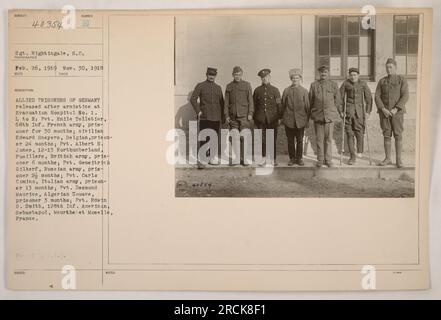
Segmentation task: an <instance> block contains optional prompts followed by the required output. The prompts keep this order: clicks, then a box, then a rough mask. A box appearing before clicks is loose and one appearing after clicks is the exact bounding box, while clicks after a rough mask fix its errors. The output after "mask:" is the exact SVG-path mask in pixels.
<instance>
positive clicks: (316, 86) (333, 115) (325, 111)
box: [309, 65, 341, 168]
mask: <svg viewBox="0 0 441 320" xmlns="http://www.w3.org/2000/svg"><path fill="white" fill-rule="evenodd" d="M318 71H319V72H320V79H319V80H316V81H314V82H313V83H312V84H311V88H310V89H309V104H310V106H311V118H312V120H313V121H314V130H315V135H316V141H317V164H316V165H317V167H319V168H320V167H321V166H322V165H323V162H324V164H325V165H327V166H328V167H332V166H333V163H332V134H333V130H334V121H336V120H337V119H339V112H338V108H339V107H340V104H341V98H340V90H339V88H338V85H337V83H335V82H334V81H332V80H330V79H329V68H328V66H325V65H323V66H321V67H320V68H318Z"/></svg>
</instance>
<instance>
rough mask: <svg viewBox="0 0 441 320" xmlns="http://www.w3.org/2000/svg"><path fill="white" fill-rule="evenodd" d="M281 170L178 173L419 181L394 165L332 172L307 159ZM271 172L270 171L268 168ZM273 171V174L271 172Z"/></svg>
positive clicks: (219, 168) (210, 168) (224, 168)
mask: <svg viewBox="0 0 441 320" xmlns="http://www.w3.org/2000/svg"><path fill="white" fill-rule="evenodd" d="M279 163H280V164H279V165H278V166H275V167H272V168H269V170H268V171H267V172H266V173H268V174H265V172H264V171H262V169H265V167H260V166H256V165H250V166H247V167H244V166H240V165H237V166H229V165H206V166H205V167H204V168H203V169H198V168H197V166H194V165H179V166H176V167H175V169H176V170H177V171H181V172H186V171H193V172H192V175H196V176H200V177H203V176H204V175H207V176H210V175H215V176H216V175H220V176H223V177H251V176H262V178H264V177H265V176H267V175H275V176H279V175H282V176H285V177H287V178H288V177H289V178H292V179H295V178H323V179H329V180H333V179H340V178H377V179H395V180H405V181H412V182H413V181H415V167H412V166H407V167H403V168H396V167H395V166H394V165H391V166H385V167H380V166H377V165H364V164H363V165H361V164H359V165H351V166H350V165H347V164H343V165H341V166H340V165H338V163H334V165H335V166H334V167H332V168H328V167H326V166H323V167H321V168H317V167H315V161H311V160H309V159H305V166H303V167H300V166H297V165H296V166H292V167H289V166H287V165H286V163H287V162H279ZM266 169H268V167H266ZM271 169H272V170H271Z"/></svg>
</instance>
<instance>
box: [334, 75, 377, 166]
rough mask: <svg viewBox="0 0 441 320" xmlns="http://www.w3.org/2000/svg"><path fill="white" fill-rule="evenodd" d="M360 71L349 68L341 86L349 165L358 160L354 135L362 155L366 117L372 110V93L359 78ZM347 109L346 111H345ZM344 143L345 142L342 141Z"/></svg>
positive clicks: (358, 150)
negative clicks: (346, 77) (347, 75)
mask: <svg viewBox="0 0 441 320" xmlns="http://www.w3.org/2000/svg"><path fill="white" fill-rule="evenodd" d="M359 75H360V72H359V71H358V69H357V68H350V69H349V78H348V79H346V80H345V81H343V83H342V85H341V86H340V94H341V97H342V101H343V104H342V108H341V109H342V110H340V112H343V113H344V114H342V117H345V128H344V130H345V132H346V139H347V142H348V148H349V153H350V158H349V161H348V164H349V165H352V164H354V163H355V161H356V159H357V158H356V153H355V146H354V136H355V139H356V140H357V153H358V156H359V157H361V155H362V153H363V147H364V131H365V125H366V117H367V116H368V115H369V114H370V113H371V111H372V94H371V90H370V89H369V87H368V85H367V83H366V82H364V81H362V80H360V79H359ZM345 111H346V112H345ZM342 143H344V142H342Z"/></svg>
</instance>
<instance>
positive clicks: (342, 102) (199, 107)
mask: <svg viewBox="0 0 441 320" xmlns="http://www.w3.org/2000/svg"><path fill="white" fill-rule="evenodd" d="M396 69H397V63H396V61H395V60H394V59H392V58H389V59H388V60H387V62H386V72H387V76H386V77H384V78H382V79H381V80H380V81H379V82H378V85H377V88H376V92H375V104H376V106H377V112H378V113H379V118H380V126H381V129H382V131H383V137H384V150H385V159H384V160H383V161H381V162H379V163H378V165H380V166H385V165H389V164H392V160H391V141H392V140H391V138H392V135H393V136H394V138H395V150H396V162H395V164H396V166H397V167H398V168H401V167H402V166H403V162H402V160H401V150H402V132H403V121H404V119H403V115H404V113H405V111H406V108H405V104H406V102H407V100H408V98H409V90H408V85H407V81H406V79H405V78H404V77H403V76H401V75H398V74H397V73H396ZM318 71H319V74H320V77H319V79H318V80H316V81H314V82H313V83H312V84H311V87H310V89H309V92H308V91H307V90H306V89H305V88H304V87H302V85H301V82H302V78H303V75H302V70H300V69H292V70H290V71H289V78H290V80H291V82H292V83H291V85H290V86H288V87H287V88H286V89H285V90H284V91H283V94H282V95H281V94H280V91H279V90H278V89H277V88H276V87H274V86H273V85H271V83H270V81H271V70H270V69H262V70H260V71H259V72H258V76H259V77H260V78H261V82H262V84H261V85H260V86H259V87H257V88H256V89H255V90H254V92H253V91H252V88H251V84H250V83H249V82H247V81H245V80H243V79H242V76H243V70H242V69H241V68H240V67H234V69H233V72H232V75H233V81H232V82H230V83H229V84H228V85H227V87H226V90H225V98H224V95H223V92H222V88H221V87H220V86H219V85H218V84H216V83H215V78H216V75H217V69H215V68H211V67H209V68H207V73H206V77H207V78H206V81H203V82H201V83H198V84H197V86H196V87H195V89H194V91H193V94H192V96H191V99H190V103H191V104H192V106H193V108H194V110H195V112H196V114H197V115H198V120H199V130H203V129H212V130H214V131H215V132H216V133H217V134H218V136H219V131H220V128H221V126H222V125H223V124H226V125H227V126H228V128H229V129H237V130H239V132H240V131H242V130H244V129H253V128H257V129H261V130H262V156H263V157H262V161H261V162H260V163H259V164H261V165H263V164H272V165H277V153H276V145H277V143H276V142H277V130H278V127H279V125H280V124H281V123H283V124H284V127H285V134H286V137H287V141H288V154H289V158H290V160H289V163H288V165H289V166H293V165H295V164H297V165H299V166H303V165H304V162H303V159H302V158H303V137H304V132H305V128H308V126H309V122H310V119H311V120H312V121H313V123H314V130H315V135H316V151H317V162H316V166H317V167H322V166H323V165H326V166H328V167H332V166H333V161H332V147H331V146H332V138H333V129H334V123H335V122H336V121H338V120H340V119H342V120H343V122H344V124H345V125H344V130H345V133H346V139H347V142H348V148H349V153H350V158H349V160H348V164H349V165H352V164H354V163H355V162H356V159H357V156H358V157H360V156H361V155H362V153H363V151H364V134H365V130H366V119H367V118H368V117H369V115H370V113H371V111H372V100H373V99H372V94H371V91H370V89H369V87H368V85H367V83H366V82H364V81H362V80H361V79H359V70H358V69H357V68H350V69H349V76H348V78H347V79H346V80H345V81H344V82H343V83H342V85H341V86H340V88H339V87H338V85H337V83H336V82H334V81H333V80H331V79H329V78H330V74H329V67H328V66H326V65H324V66H320V67H319V68H318ZM198 102H199V103H198ZM266 130H273V135H272V136H273V141H272V143H273V146H274V147H273V148H269V154H267V152H266V150H267V148H266V145H267V143H266ZM355 142H356V143H355ZM342 143H343V142H342ZM243 150H244V149H243V142H242V143H241V148H240V156H241V164H242V165H248V164H249V163H248V162H247V161H245V159H244V154H243V153H244V152H243ZM209 158H210V161H209V162H210V164H213V165H215V164H218V162H219V160H218V157H217V155H215V154H212V155H211V156H210V157H209Z"/></svg>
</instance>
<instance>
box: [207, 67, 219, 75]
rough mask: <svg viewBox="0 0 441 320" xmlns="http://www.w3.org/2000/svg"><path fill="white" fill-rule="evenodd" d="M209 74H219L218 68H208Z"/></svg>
mask: <svg viewBox="0 0 441 320" xmlns="http://www.w3.org/2000/svg"><path fill="white" fill-rule="evenodd" d="M207 74H215V75H216V74H217V69H216V68H212V67H208V68H207Z"/></svg>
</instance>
